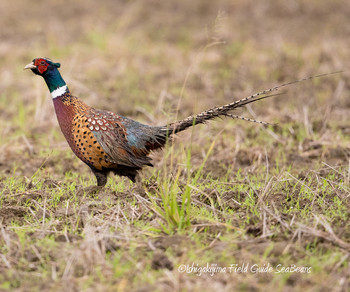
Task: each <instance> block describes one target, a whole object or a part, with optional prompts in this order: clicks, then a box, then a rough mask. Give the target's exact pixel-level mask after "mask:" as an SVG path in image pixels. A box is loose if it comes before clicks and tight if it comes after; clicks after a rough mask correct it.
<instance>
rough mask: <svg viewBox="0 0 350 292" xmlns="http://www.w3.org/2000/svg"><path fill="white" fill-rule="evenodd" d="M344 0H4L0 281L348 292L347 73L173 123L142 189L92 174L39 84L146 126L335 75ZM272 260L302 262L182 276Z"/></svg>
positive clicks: (347, 8) (26, 285)
mask: <svg viewBox="0 0 350 292" xmlns="http://www.w3.org/2000/svg"><path fill="white" fill-rule="evenodd" d="M349 14H350V5H349V3H348V2H347V1H344V0H339V1H325V0H322V1H289V2H285V1H260V2H258V3H256V1H243V0H242V1H219V2H217V1H209V0H208V1H207V0H204V1H203V0H198V1H197V0H195V1H190V2H188V1H165V2H159V1H146V2H142V3H141V2H140V3H139V2H123V1H103V2H102V3H100V2H97V1H81V0H78V1H74V2H72V3H70V4H67V3H64V2H61V1H39V2H36V4H35V5H33V4H32V3H30V2H28V1H24V0H22V1H20V0H15V1H11V2H7V1H2V2H0V24H1V27H2V30H1V31H0V38H1V40H2V41H1V42H0V66H1V69H2V70H0V78H1V83H0V124H1V128H0V137H1V140H0V245H1V247H0V289H1V290H16V291H38V290H44V291H62V290H64V291H78V290H82V291H115V290H117V291H124V290H125V291H130V290H134V291H187V290H189V291H199V290H201V291H212V290H217V291H232V290H234V289H235V290H242V291H246V290H255V291H256V290H274V291H275V290H280V291H295V290H307V291H331V290H332V291H346V290H348V289H349V284H348V278H349V267H348V262H349V250H350V246H349V244H350V243H349V241H350V233H349V203H348V198H349V180H350V171H349V146H348V141H349V134H350V131H349V129H350V128H349V123H348V112H349V108H350V103H349V101H348V100H349V99H348V98H349V84H350V83H349V82H350V81H349V73H347V72H345V73H343V74H339V75H332V76H328V77H324V78H320V79H316V80H312V81H309V82H305V83H302V84H298V85H295V86H294V85H293V86H291V87H289V88H288V92H287V94H285V95H283V96H279V97H276V98H273V99H269V100H266V101H261V102H259V103H257V104H253V105H251V106H249V107H247V110H244V111H241V112H237V113H235V114H242V115H244V116H247V117H252V118H257V119H259V120H264V121H268V122H272V123H278V125H277V126H268V127H265V126H260V125H256V124H251V123H247V122H243V121H236V120H224V121H220V120H218V121H214V122H211V123H210V124H209V125H202V126H198V127H196V128H194V129H193V130H192V131H191V130H189V131H187V132H185V133H183V134H181V135H179V136H178V137H177V138H176V139H175V141H174V143H173V144H172V145H169V146H168V147H167V148H166V149H165V150H164V151H163V152H158V153H155V154H153V157H154V162H155V163H154V164H155V167H154V168H153V169H151V168H148V169H145V170H144V171H143V173H142V175H141V183H140V184H138V185H133V184H131V183H130V182H128V181H127V180H125V179H121V178H116V177H113V178H110V179H109V182H108V185H107V188H106V189H105V190H103V191H102V192H101V193H99V194H86V193H85V192H84V188H85V187H87V186H89V185H92V184H94V178H93V177H92V175H91V174H90V172H89V170H88V168H87V167H85V166H84V165H83V164H82V163H81V162H80V161H78V159H77V158H75V157H74V155H73V154H72V153H71V151H70V150H69V149H68V146H67V144H66V142H65V141H64V138H63V136H62V134H61V133H60V130H59V128H58V125H57V121H56V117H55V115H54V110H53V107H52V101H51V98H50V97H49V93H48V91H47V89H46V88H45V84H44V82H43V80H40V79H39V78H38V77H35V76H33V75H31V74H29V73H28V72H23V70H22V68H23V66H24V65H25V64H27V63H28V62H29V61H30V60H32V59H33V58H35V57H39V56H47V57H50V58H52V59H53V60H55V61H59V62H61V64H62V69H61V72H62V74H63V76H64V78H65V79H66V81H67V83H68V84H69V87H70V89H71V90H72V91H73V92H74V94H75V95H77V96H79V97H81V98H82V99H84V101H86V102H87V103H88V104H90V105H92V106H95V107H98V108H102V109H112V110H113V111H114V112H117V113H120V114H122V115H125V116H129V117H132V118H134V119H136V120H138V121H140V122H144V123H147V124H151V125H158V124H164V123H166V122H172V121H174V120H175V119H176V118H184V117H186V116H188V115H190V114H193V113H195V112H199V111H202V110H205V109H207V108H209V107H213V106H216V105H221V104H225V103H228V102H230V101H232V100H235V99H239V98H242V97H245V96H247V95H249V94H251V93H254V92H257V91H260V90H262V89H265V88H269V87H272V86H274V85H276V84H280V83H283V82H287V81H291V80H294V79H298V78H302V77H305V76H309V75H314V74H320V73H326V72H332V71H337V70H342V69H347V65H348V63H349V54H348V48H349V47H350V38H349V34H350V28H349V26H348V25H347V24H348V15H349ZM192 263H193V264H194V265H197V264H198V266H199V267H205V266H206V265H207V263H209V264H217V265H218V266H221V267H228V266H230V265H231V264H235V263H236V264H238V265H240V266H242V265H244V264H249V265H250V266H252V265H253V264H257V265H259V266H260V267H263V266H264V265H265V267H266V265H270V266H272V267H274V268H276V266H277V265H278V264H281V265H283V266H284V267H290V266H291V265H293V264H294V265H297V266H304V267H311V273H289V272H286V273H253V272H247V273H216V274H215V275H213V276H211V275H209V274H207V273H206V274H202V275H201V276H198V275H196V274H195V273H181V272H179V270H178V269H179V267H181V265H182V264H185V265H190V266H191V265H192Z"/></svg>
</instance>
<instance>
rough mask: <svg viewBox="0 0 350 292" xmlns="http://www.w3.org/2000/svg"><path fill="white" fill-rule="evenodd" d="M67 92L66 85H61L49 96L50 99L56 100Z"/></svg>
mask: <svg viewBox="0 0 350 292" xmlns="http://www.w3.org/2000/svg"><path fill="white" fill-rule="evenodd" d="M67 90H68V87H67V85H63V86H61V87H58V88H56V89H55V90H54V91H52V92H51V96H52V98H56V97H59V96H61V95H63V94H65V93H66V92H67Z"/></svg>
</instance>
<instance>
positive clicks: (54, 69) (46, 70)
mask: <svg viewBox="0 0 350 292" xmlns="http://www.w3.org/2000/svg"><path fill="white" fill-rule="evenodd" d="M60 67H61V64H60V63H54V62H53V61H51V60H50V59H48V58H36V59H34V60H33V61H32V63H29V64H28V65H26V66H25V67H24V69H31V70H32V72H33V73H34V74H36V75H40V76H42V77H43V78H44V80H45V82H46V84H47V86H48V87H49V90H50V92H51V93H52V92H53V91H55V90H57V89H59V88H65V89H67V86H66V82H65V81H64V80H63V78H62V77H61V74H60V72H59V71H58V68H60Z"/></svg>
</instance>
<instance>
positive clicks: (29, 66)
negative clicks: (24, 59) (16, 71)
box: [23, 62, 36, 70]
mask: <svg viewBox="0 0 350 292" xmlns="http://www.w3.org/2000/svg"><path fill="white" fill-rule="evenodd" d="M26 69H36V66H35V65H34V63H33V62H32V63H30V64H28V65H26V66H25V67H24V68H23V70H26Z"/></svg>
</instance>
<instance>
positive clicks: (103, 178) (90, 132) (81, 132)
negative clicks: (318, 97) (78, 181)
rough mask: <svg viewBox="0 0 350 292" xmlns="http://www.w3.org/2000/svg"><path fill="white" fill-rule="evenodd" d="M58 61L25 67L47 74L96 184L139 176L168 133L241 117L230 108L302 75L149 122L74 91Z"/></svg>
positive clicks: (65, 127)
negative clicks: (176, 117)
mask: <svg viewBox="0 0 350 292" xmlns="http://www.w3.org/2000/svg"><path fill="white" fill-rule="evenodd" d="M59 67H60V64H59V63H54V62H53V61H52V60H50V59H48V58H36V59H34V60H33V61H32V63H30V64H28V65H26V66H25V68H24V69H31V70H32V71H33V73H35V74H36V75H40V76H42V77H43V78H44V80H45V82H46V84H47V86H48V88H49V90H50V93H51V96H52V99H53V103H54V107H55V111H56V115H57V119H58V123H59V125H60V128H61V130H62V133H63V135H64V136H65V138H66V140H67V142H68V144H69V146H70V147H71V149H72V151H73V152H74V154H75V155H76V156H77V157H78V158H80V159H81V160H82V161H83V162H84V163H85V164H87V165H88V166H89V167H90V168H91V170H92V172H93V173H94V174H95V176H96V179H97V186H104V185H105V184H106V183H107V176H108V174H109V173H110V172H113V173H114V174H117V175H119V176H126V177H128V178H129V179H130V180H131V181H133V182H135V178H136V175H137V173H138V171H139V170H141V169H142V168H143V167H144V166H152V164H151V159H150V158H149V157H148V155H149V154H150V152H151V151H153V150H156V149H160V148H162V147H163V146H164V145H165V143H166V141H167V139H168V137H169V136H171V135H173V134H175V133H178V132H181V131H183V130H185V129H187V128H189V127H191V126H193V125H197V124H201V123H204V122H205V121H207V120H211V119H214V118H216V117H219V116H229V117H233V118H240V117H238V116H234V115H231V114H229V111H231V110H233V109H236V108H239V107H242V106H244V105H247V104H248V103H251V102H255V101H258V100H260V99H263V98H267V97H269V96H273V95H267V93H269V92H271V91H274V90H277V89H278V88H280V87H283V86H286V85H289V84H291V83H296V82H299V81H300V80H299V81H294V82H291V83H288V84H283V85H281V86H278V87H277V86H276V87H274V88H271V89H268V90H265V91H262V92H259V93H256V94H254V95H251V96H249V97H247V98H244V99H241V100H238V101H235V102H232V103H230V104H227V105H224V106H221V107H215V108H212V109H209V110H207V111H205V112H202V113H200V114H198V115H194V116H190V117H188V118H186V119H184V120H181V121H177V122H175V123H171V124H168V125H165V126H147V125H144V124H141V123H138V122H136V121H133V120H131V119H129V118H126V117H123V116H121V115H117V114H115V113H112V112H110V111H105V110H98V109H94V108H92V107H90V106H88V105H86V104H85V103H84V102H82V101H81V100H80V99H78V98H77V97H75V96H73V95H72V94H71V93H70V91H69V89H68V87H67V85H66V82H65V81H64V80H63V78H62V77H61V74H60V72H59V71H58V68H59ZM243 119H246V118H243ZM246 120H249V119H246ZM261 123H262V122H261Z"/></svg>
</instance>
